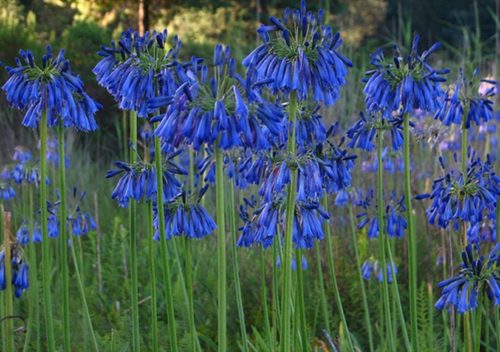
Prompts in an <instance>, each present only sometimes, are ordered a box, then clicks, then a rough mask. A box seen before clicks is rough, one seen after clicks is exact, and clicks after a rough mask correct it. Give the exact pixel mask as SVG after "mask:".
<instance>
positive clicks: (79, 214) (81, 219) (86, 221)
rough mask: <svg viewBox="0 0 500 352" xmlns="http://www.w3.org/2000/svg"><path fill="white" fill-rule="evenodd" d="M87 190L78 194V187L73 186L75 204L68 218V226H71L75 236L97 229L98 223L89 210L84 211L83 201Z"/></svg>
mask: <svg viewBox="0 0 500 352" xmlns="http://www.w3.org/2000/svg"><path fill="white" fill-rule="evenodd" d="M85 196H86V192H81V193H80V194H78V192H77V189H76V187H74V188H73V201H74V202H75V205H74V207H73V211H71V212H70V213H69V214H68V217H67V218H66V226H67V227H69V229H70V231H71V233H72V234H73V235H75V236H84V235H87V234H88V233H89V232H90V231H94V230H96V229H97V224H96V223H95V220H94V218H93V217H92V215H90V213H89V212H84V211H82V209H81V203H82V202H83V200H84V199H85Z"/></svg>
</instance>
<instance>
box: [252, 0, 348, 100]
mask: <svg viewBox="0 0 500 352" xmlns="http://www.w3.org/2000/svg"><path fill="white" fill-rule="evenodd" d="M323 17H324V15H323V11H322V10H320V11H319V12H318V13H317V14H313V13H312V12H310V11H306V2H305V0H302V1H301V3H300V10H298V9H294V10H292V11H290V9H286V10H285V12H284V16H283V18H282V19H278V18H275V17H272V16H271V17H270V18H269V20H270V22H271V23H270V24H268V25H261V26H260V27H259V29H258V30H257V32H258V33H259V35H260V37H261V39H262V42H263V43H262V44H260V45H259V46H258V47H257V48H256V49H255V50H254V51H252V52H251V53H250V54H249V55H248V56H247V57H246V58H245V59H244V60H243V65H244V66H246V67H255V70H256V71H257V76H258V78H259V79H262V80H269V81H268V83H267V86H268V87H269V88H271V90H272V91H273V92H274V93H277V92H284V93H285V94H288V93H290V92H291V91H296V92H297V95H298V98H299V100H307V99H309V98H311V99H312V100H314V101H315V102H323V103H325V104H326V105H332V104H334V103H335V101H336V100H337V99H338V97H339V94H340V89H341V87H342V86H343V85H344V84H345V83H346V76H347V68H348V67H350V66H352V63H351V62H350V61H349V59H347V58H346V57H345V56H343V55H342V54H340V53H339V51H338V49H339V48H340V46H341V45H342V40H341V39H340V35H339V33H335V34H334V33H333V31H332V29H331V27H329V26H326V25H324V24H323Z"/></svg>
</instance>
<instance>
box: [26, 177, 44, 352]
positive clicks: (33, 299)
mask: <svg viewBox="0 0 500 352" xmlns="http://www.w3.org/2000/svg"><path fill="white" fill-rule="evenodd" d="M28 204H29V205H28V216H29V224H30V233H31V234H33V230H34V219H33V217H34V216H33V215H34V213H35V210H34V201H33V186H31V185H30V186H29V200H28ZM28 257H29V265H30V274H29V280H30V289H29V306H28V308H29V312H28V328H27V332H26V339H25V340H24V347H23V351H24V352H28V351H29V350H30V348H31V347H30V342H31V338H32V336H33V331H34V330H35V329H36V330H37V331H38V329H39V327H40V322H39V318H40V314H39V311H38V263H37V258H36V246H35V243H34V242H33V237H32V238H31V239H30V242H29V244H28ZM38 342H39V340H38V333H37V334H36V337H35V345H36V346H37V348H36V350H37V351H39V350H40V349H39V344H38Z"/></svg>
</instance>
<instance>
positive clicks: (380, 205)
mask: <svg viewBox="0 0 500 352" xmlns="http://www.w3.org/2000/svg"><path fill="white" fill-rule="evenodd" d="M382 148H383V131H382V130H378V131H377V215H378V248H379V255H380V266H381V267H382V268H381V270H382V295H383V296H382V300H383V310H384V317H385V328H386V331H387V335H388V339H389V347H390V348H391V350H392V351H396V341H395V339H394V330H393V328H392V321H391V309H390V300H389V282H388V278H387V260H386V258H385V255H386V253H385V236H386V234H385V231H384V229H385V226H384V224H385V219H384V191H383V188H384V179H383V177H384V174H383V172H384V165H383V161H382ZM392 265H393V264H392V263H390V266H391V270H393V268H392Z"/></svg>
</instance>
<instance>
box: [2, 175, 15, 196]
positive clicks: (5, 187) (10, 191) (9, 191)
mask: <svg viewBox="0 0 500 352" xmlns="http://www.w3.org/2000/svg"><path fill="white" fill-rule="evenodd" d="M15 196H16V191H15V190H14V188H12V186H10V185H9V184H8V183H7V182H5V181H1V180H0V200H11V199H12V198H14V197H15Z"/></svg>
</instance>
